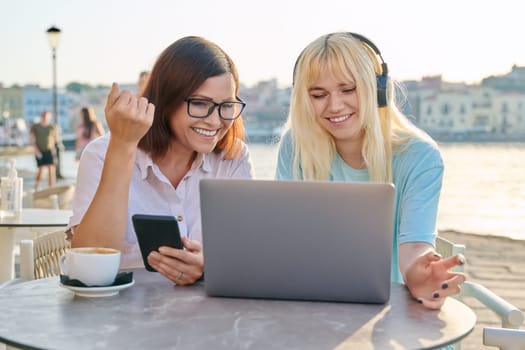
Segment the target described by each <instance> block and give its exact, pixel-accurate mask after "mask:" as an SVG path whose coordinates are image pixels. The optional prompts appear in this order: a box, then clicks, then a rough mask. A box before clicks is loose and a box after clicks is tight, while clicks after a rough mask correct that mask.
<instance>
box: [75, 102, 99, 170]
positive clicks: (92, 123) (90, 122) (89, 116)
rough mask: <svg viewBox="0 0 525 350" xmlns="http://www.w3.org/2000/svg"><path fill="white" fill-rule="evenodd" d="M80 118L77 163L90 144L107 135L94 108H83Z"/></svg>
mask: <svg viewBox="0 0 525 350" xmlns="http://www.w3.org/2000/svg"><path fill="white" fill-rule="evenodd" d="M80 117H81V118H82V121H81V123H80V124H79V125H78V126H77V140H76V143H75V158H76V160H77V161H79V160H80V155H81V154H82V151H84V148H85V147H86V146H87V144H88V143H90V142H91V141H92V140H94V139H96V138H97V137H99V136H102V135H104V134H105V133H106V132H105V131H104V127H103V126H102V123H101V122H100V121H99V120H98V119H97V116H96V114H95V111H94V110H93V108H91V107H83V108H82V109H81V110H80Z"/></svg>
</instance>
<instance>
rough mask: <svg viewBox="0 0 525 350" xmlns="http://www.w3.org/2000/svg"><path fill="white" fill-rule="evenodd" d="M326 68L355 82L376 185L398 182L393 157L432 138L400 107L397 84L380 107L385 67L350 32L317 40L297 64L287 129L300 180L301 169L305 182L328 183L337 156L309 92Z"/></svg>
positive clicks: (366, 150)
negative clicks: (412, 144) (417, 141)
mask: <svg viewBox="0 0 525 350" xmlns="http://www.w3.org/2000/svg"><path fill="white" fill-rule="evenodd" d="M322 69H327V70H328V71H329V72H332V73H333V74H334V76H338V77H342V79H344V80H346V81H352V80H355V84H356V91H357V98H358V103H359V115H358V119H359V122H360V126H361V128H362V129H363V130H364V139H363V147H362V151H361V152H362V156H363V159H364V160H365V164H366V167H367V168H368V172H369V176H370V180H371V181H382V182H390V181H392V156H393V154H395V153H396V152H402V151H403V150H404V149H405V148H406V146H407V145H408V143H409V142H410V140H411V139H413V138H414V137H417V138H425V139H430V138H429V137H428V136H427V135H426V134H425V133H424V132H423V131H421V130H419V129H418V128H416V127H415V126H414V125H413V124H412V123H410V121H409V120H408V119H407V118H406V116H405V115H404V114H403V113H401V111H400V110H399V109H398V108H397V107H396V106H395V96H394V88H393V82H392V81H391V80H389V82H388V86H387V101H388V104H387V106H386V107H382V108H378V102H377V85H376V84H377V83H376V75H380V74H381V73H382V71H381V62H380V61H379V60H378V57H377V56H376V54H375V52H374V51H373V50H372V49H371V48H370V47H369V46H368V45H366V44H365V43H363V42H362V41H361V40H359V39H357V38H354V37H352V36H351V35H350V33H347V32H336V33H331V34H327V35H324V36H321V37H319V38H317V39H316V40H314V41H313V42H311V43H310V44H309V45H308V46H307V47H306V48H305V49H304V50H303V52H302V53H301V55H300V56H299V58H298V60H297V63H296V67H295V69H294V86H293V89H292V96H291V102H290V111H289V114H288V120H287V124H286V128H285V129H290V131H291V136H292V142H293V149H294V161H293V171H294V177H296V178H298V177H299V169H301V172H302V177H303V179H305V180H328V178H329V175H330V168H331V165H332V161H333V159H334V157H335V154H336V153H337V150H336V146H335V141H334V139H333V137H332V136H331V135H330V134H329V133H328V132H327V131H326V130H325V129H324V128H323V127H322V126H321V125H320V124H319V121H318V118H317V116H316V115H315V113H314V109H313V106H312V104H311V101H310V95H309V88H310V87H311V86H312V85H313V84H314V83H315V81H316V80H317V79H318V78H319V76H320V74H321V70H322ZM352 75H353V78H352ZM314 140H315V141H314Z"/></svg>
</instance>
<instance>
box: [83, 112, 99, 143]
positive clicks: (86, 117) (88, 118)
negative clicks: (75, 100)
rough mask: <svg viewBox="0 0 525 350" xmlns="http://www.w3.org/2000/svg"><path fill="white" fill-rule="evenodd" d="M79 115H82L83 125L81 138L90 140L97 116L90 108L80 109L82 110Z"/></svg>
mask: <svg viewBox="0 0 525 350" xmlns="http://www.w3.org/2000/svg"><path fill="white" fill-rule="evenodd" d="M80 114H81V115H82V124H84V131H83V133H82V136H84V137H85V138H86V139H90V138H91V133H92V132H93V128H94V127H95V122H96V121H97V116H96V115H95V111H94V110H93V108H91V107H82V109H80Z"/></svg>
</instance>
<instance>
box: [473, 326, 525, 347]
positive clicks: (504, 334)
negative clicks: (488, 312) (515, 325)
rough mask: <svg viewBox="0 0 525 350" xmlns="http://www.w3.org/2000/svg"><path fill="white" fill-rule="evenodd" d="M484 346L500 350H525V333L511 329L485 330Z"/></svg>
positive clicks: (488, 328)
mask: <svg viewBox="0 0 525 350" xmlns="http://www.w3.org/2000/svg"><path fill="white" fill-rule="evenodd" d="M483 345H487V346H496V347H498V348H499V349H500V350H525V331H524V330H521V329H510V328H494V327H485V328H483Z"/></svg>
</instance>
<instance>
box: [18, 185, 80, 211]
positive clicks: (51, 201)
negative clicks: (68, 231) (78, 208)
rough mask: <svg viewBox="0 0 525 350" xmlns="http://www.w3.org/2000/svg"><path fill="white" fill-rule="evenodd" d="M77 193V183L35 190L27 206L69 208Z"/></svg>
mask: <svg viewBox="0 0 525 350" xmlns="http://www.w3.org/2000/svg"><path fill="white" fill-rule="evenodd" d="M74 194H75V185H61V186H55V187H51V188H46V189H44V190H40V191H34V192H32V193H31V194H30V196H28V197H29V198H28V201H29V203H27V207H32V208H46V209H69V208H70V207H71V202H72V200H73V196H74Z"/></svg>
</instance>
